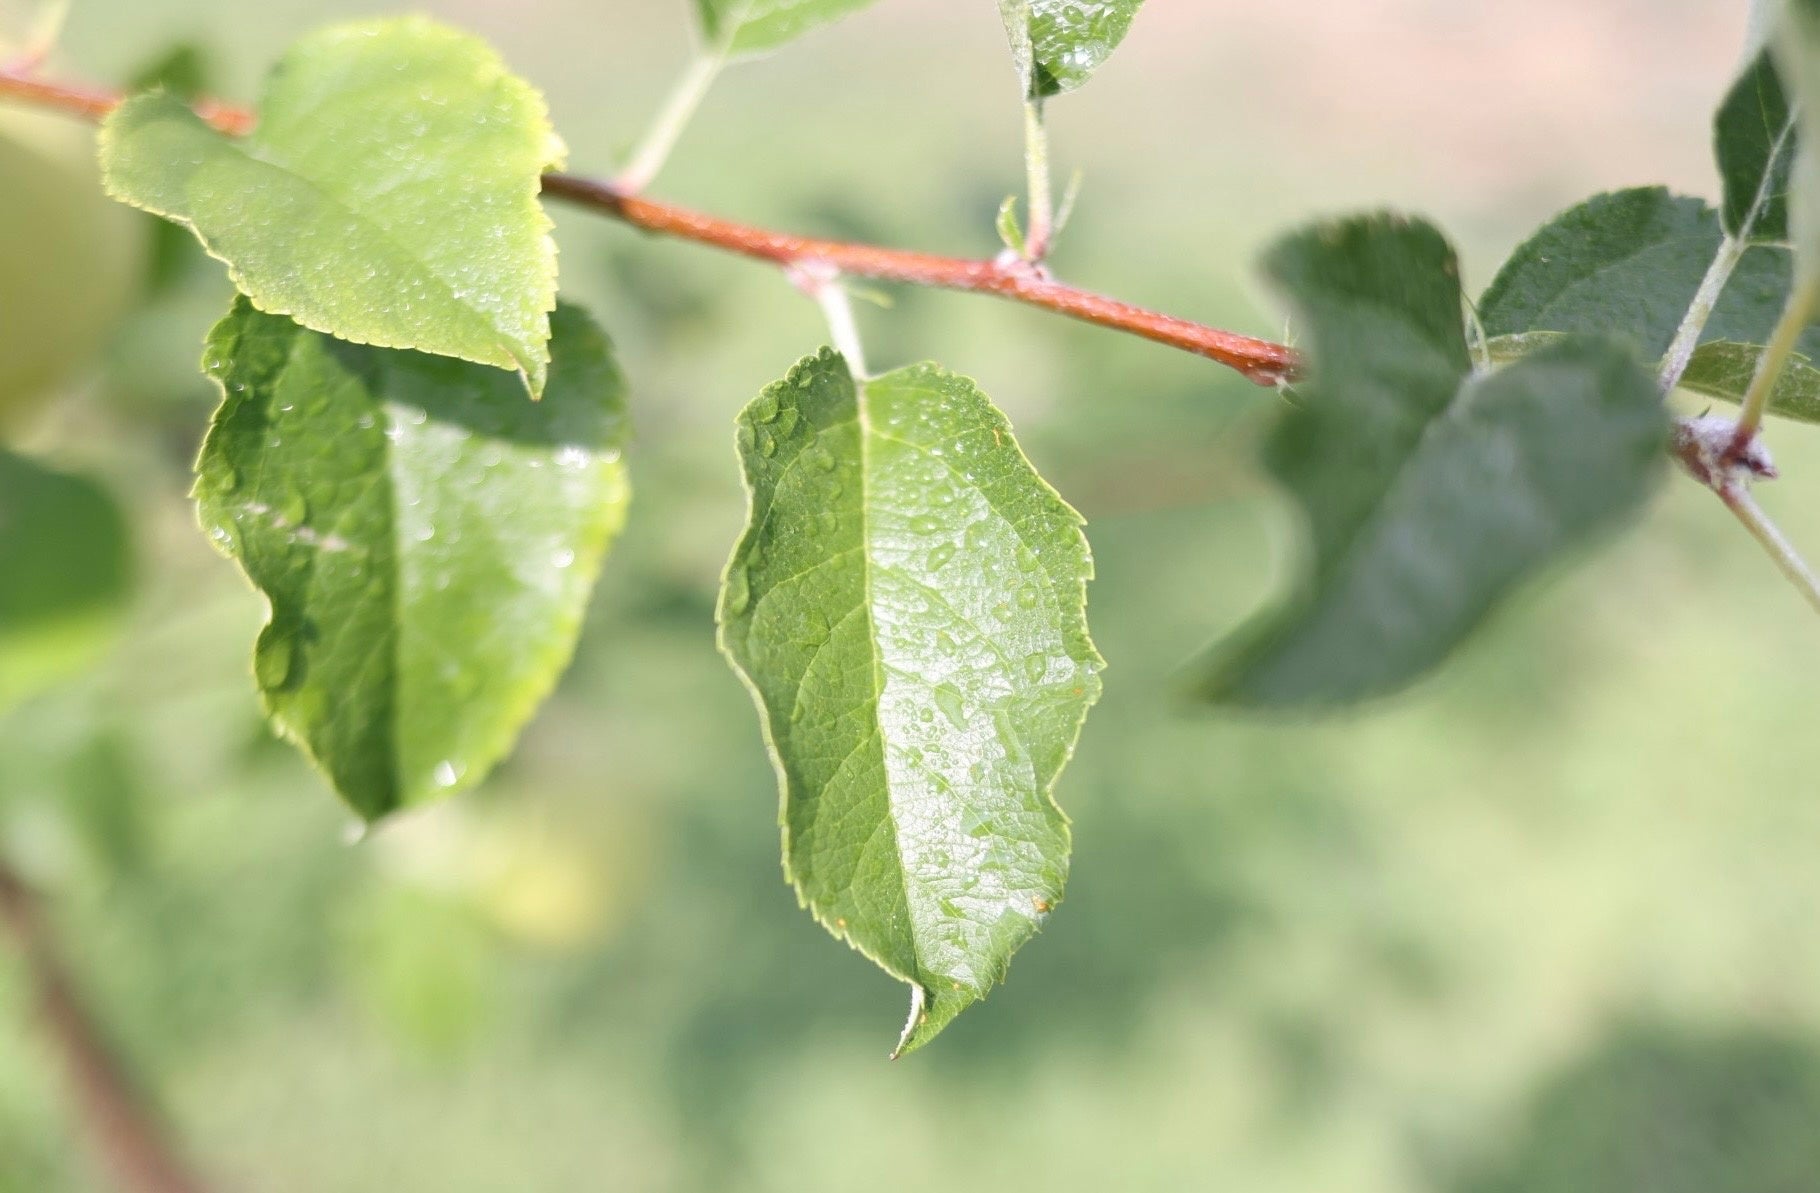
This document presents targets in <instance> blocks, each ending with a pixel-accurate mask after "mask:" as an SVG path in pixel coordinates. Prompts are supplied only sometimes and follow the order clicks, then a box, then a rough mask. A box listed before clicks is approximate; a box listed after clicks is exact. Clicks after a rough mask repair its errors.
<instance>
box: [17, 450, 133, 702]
mask: <svg viewBox="0 0 1820 1193" xmlns="http://www.w3.org/2000/svg"><path fill="white" fill-rule="evenodd" d="M131 572H132V567H131V552H130V549H129V543H128V539H127V528H126V521H125V519H124V518H123V517H122V516H121V513H120V510H119V507H117V506H116V505H115V504H114V499H113V498H112V497H111V496H109V495H108V493H107V492H106V491H105V490H104V489H102V488H101V487H100V486H99V485H97V484H95V483H94V482H93V481H89V480H86V479H84V478H82V477H79V476H70V475H67V474H65V473H62V472H56V471H53V470H51V469H49V468H46V467H44V466H43V465H41V464H38V463H36V462H35V461H33V460H30V459H28V458H26V457H25V456H21V455H16V454H14V453H12V452H9V451H6V450H4V449H0V712H4V711H5V710H6V709H8V708H10V707H11V706H12V705H14V704H16V703H17V702H18V701H19V700H21V699H23V698H24V697H26V696H29V695H31V694H32V693H34V692H36V691H39V690H40V689H42V688H45V687H47V686H49V685H50V684H53V683H55V682H57V681H59V680H61V679H64V678H67V677H68V676H70V675H72V674H74V673H76V672H77V671H79V670H81V669H82V668H83V667H84V666H86V665H88V664H89V663H91V662H92V661H93V660H94V658H95V656H96V655H97V653H98V652H99V651H100V650H101V649H102V648H104V647H105V646H106V645H107V643H108V642H109V641H110V639H111V638H112V636H113V631H114V629H115V626H116V623H117V621H118V618H119V614H120V612H121V610H122V608H123V607H124V605H125V603H126V598H127V596H128V593H129V591H130V589H131Z"/></svg>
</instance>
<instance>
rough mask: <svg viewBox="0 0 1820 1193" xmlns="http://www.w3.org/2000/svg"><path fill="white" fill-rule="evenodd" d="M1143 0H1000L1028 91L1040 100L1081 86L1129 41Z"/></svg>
mask: <svg viewBox="0 0 1820 1193" xmlns="http://www.w3.org/2000/svg"><path fill="white" fill-rule="evenodd" d="M1142 3H1143V0H999V15H1000V16H1001V17H1002V18H1003V19H1004V22H1005V32H1006V34H1007V36H1009V37H1010V39H1011V54H1012V57H1013V59H1014V60H1015V61H1016V63H1017V68H1018V74H1019V76H1020V77H1021V78H1022V79H1023V81H1024V91H1025V93H1026V94H1028V95H1029V96H1031V97H1032V98H1035V99H1042V98H1045V97H1047V96H1051V95H1059V94H1061V93H1062V92H1064V91H1073V90H1074V89H1075V88H1077V87H1079V86H1081V85H1082V84H1083V83H1085V82H1086V81H1087V80H1088V79H1089V78H1091V77H1092V75H1093V72H1094V71H1096V70H1098V69H1099V68H1100V67H1101V66H1103V65H1105V63H1106V60H1107V59H1108V58H1110V57H1112V52H1113V51H1114V50H1116V49H1118V47H1119V43H1120V42H1122V41H1124V40H1125V34H1126V33H1127V32H1129V31H1130V29H1131V22H1132V20H1133V19H1134V18H1136V16H1137V11H1138V8H1139V6H1140V5H1141V4H1142Z"/></svg>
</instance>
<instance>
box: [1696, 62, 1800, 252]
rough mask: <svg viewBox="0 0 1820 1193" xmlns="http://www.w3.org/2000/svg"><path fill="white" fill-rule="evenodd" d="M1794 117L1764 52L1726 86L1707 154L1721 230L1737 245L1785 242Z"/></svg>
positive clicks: (1780, 81) (1792, 157)
mask: <svg viewBox="0 0 1820 1193" xmlns="http://www.w3.org/2000/svg"><path fill="white" fill-rule="evenodd" d="M1796 144H1797V136H1796V130H1795V114H1794V112H1793V111H1792V110H1791V109H1790V107H1789V102H1788V96H1787V94H1786V93H1785V92H1784V91H1783V89H1782V78H1781V76H1780V75H1779V74H1777V73H1776V62H1775V58H1774V56H1773V55H1772V54H1771V53H1770V52H1769V51H1768V50H1765V51H1763V52H1762V53H1761V54H1759V55H1757V57H1756V59H1755V60H1754V61H1753V62H1752V63H1751V65H1750V67H1749V69H1747V70H1746V71H1745V72H1744V75H1743V76H1742V77H1741V78H1740V79H1739V80H1738V82H1737V83H1736V84H1735V85H1734V86H1733V87H1732V89H1731V92H1730V94H1728V95H1727V96H1726V97H1725V102H1724V103H1723V104H1722V105H1720V107H1719V114H1718V116H1717V118H1716V119H1715V120H1714V122H1713V150H1714V155H1715V156H1716V157H1717V159H1718V162H1719V177H1720V179H1721V180H1722V181H1723V182H1724V184H1725V202H1724V204H1723V211H1722V218H1723V221H1724V226H1725V231H1726V232H1727V233H1729V234H1731V235H1732V236H1735V237H1738V238H1739V239H1740V240H1771V241H1781V240H1787V239H1788V191H1789V185H1790V183H1789V171H1790V170H1791V168H1792V167H1793V165H1794V160H1795V152H1796Z"/></svg>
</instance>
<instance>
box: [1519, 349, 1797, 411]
mask: <svg viewBox="0 0 1820 1193" xmlns="http://www.w3.org/2000/svg"><path fill="white" fill-rule="evenodd" d="M1568 338H1569V337H1567V336H1565V335H1563V334H1562V333H1560V332H1556V331H1533V332H1529V333H1528V334H1526V335H1520V336H1499V337H1498V338H1496V339H1494V340H1491V341H1490V342H1489V343H1488V345H1487V347H1488V348H1489V349H1490V351H1491V359H1492V360H1493V361H1494V362H1496V363H1498V364H1509V363H1511V362H1512V361H1517V360H1521V359H1523V358H1524V357H1525V356H1530V355H1532V354H1534V353H1536V352H1540V351H1542V350H1544V349H1547V348H1553V347H1556V346H1558V345H1560V344H1561V343H1563V342H1564V341H1566V340H1567V339H1568ZM1762 356H1763V345H1761V344H1736V343H1732V342H1731V341H1729V340H1714V341H1709V342H1708V343H1704V344H1701V345H1700V347H1699V348H1698V349H1697V350H1695V352H1694V354H1693V356H1692V358H1691V359H1690V360H1689V361H1688V364H1687V369H1686V371H1684V372H1683V373H1682V375H1681V381H1680V384H1679V388H1680V389H1684V390H1686V391H1688V392H1689V393H1696V394H1699V395H1701V396H1702V397H1708V398H1717V399H1719V400H1720V401H1722V402H1730V403H1732V404H1733V405H1738V404H1740V403H1742V402H1743V401H1744V395H1745V394H1746V393H1747V392H1749V390H1750V383H1751V378H1752V377H1754V376H1755V375H1756V372H1757V361H1758V360H1760V359H1761V358H1762ZM1769 412H1770V413H1771V414H1776V415H1780V416H1782V417H1783V418H1791V419H1794V420H1795V421H1797V422H1804V423H1820V368H1816V367H1815V364H1814V362H1813V360H1812V359H1811V358H1809V357H1806V356H1803V355H1801V354H1800V353H1798V352H1797V353H1795V354H1794V355H1793V356H1792V357H1790V358H1789V362H1788V365H1787V367H1786V368H1785V370H1784V372H1783V374H1782V377H1781V378H1780V380H1778V381H1777V382H1776V387H1775V389H1773V390H1771V391H1770V400H1769Z"/></svg>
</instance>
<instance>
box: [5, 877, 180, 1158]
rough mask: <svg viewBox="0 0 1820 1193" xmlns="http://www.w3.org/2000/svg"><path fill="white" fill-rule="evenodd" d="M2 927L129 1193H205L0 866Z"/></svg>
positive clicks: (35, 912)
mask: <svg viewBox="0 0 1820 1193" xmlns="http://www.w3.org/2000/svg"><path fill="white" fill-rule="evenodd" d="M0 928H5V929H7V930H10V932H11V933H12V935H13V937H14V938H15V939H16V940H17V941H18V944H19V952H20V955H21V957H22V958H23V959H24V962H25V968H26V972H27V976H28V977H29V978H30V982H31V985H32V986H33V987H34V988H35V992H36V996H37V1003H38V1012H39V1016H40V1018H41V1019H42V1020H43V1023H44V1030H45V1032H46V1034H47V1035H48V1036H49V1037H50V1039H51V1042H52V1043H53V1044H54V1045H55V1046H56V1050H57V1051H58V1052H59V1053H60V1054H61V1055H62V1058H63V1065H64V1068H65V1069H66V1070H67V1073H68V1080H69V1083H70V1087H71V1090H72V1092H73V1094H74V1096H75V1101H76V1105H77V1107H78V1108H79V1109H80V1110H81V1114H82V1120H83V1125H84V1126H85V1127H86V1129H87V1130H88V1133H89V1135H90V1137H91V1139H92V1141H93V1145H94V1147H95V1150H96V1152H97V1153H98V1154H99V1156H100V1157H101V1159H102V1161H103V1162H104V1163H105V1164H106V1166H107V1168H108V1169H109V1171H111V1172H112V1173H113V1175H114V1179H115V1181H116V1182H117V1183H118V1184H119V1186H120V1188H121V1189H123V1190H126V1191H128V1193H204V1191H205V1189H206V1186H205V1185H204V1184H203V1183H202V1181H201V1179H200V1178H199V1177H197V1176H196V1175H195V1174H194V1173H192V1172H191V1171H190V1169H189V1167H188V1165H186V1164H185V1163H184V1161H183V1159H182V1157H181V1156H180V1155H179V1153H178V1151H177V1148H176V1146H175V1145H174V1144H173V1143H172V1142H171V1140H170V1138H169V1137H168V1135H167V1134H166V1133H165V1130H164V1127H163V1124H162V1123H160V1122H159V1121H158V1117H157V1115H156V1114H155V1113H154V1112H153V1111H152V1110H151V1108H150V1104H149V1103H148V1101H147V1100H146V1099H145V1098H144V1096H143V1095H142V1094H141V1092H140V1091H139V1089H138V1087H137V1086H136V1085H135V1083H134V1082H133V1080H132V1078H131V1077H130V1076H129V1075H128V1074H127V1072H126V1069H125V1067H124V1066H123V1065H122V1064H121V1063H120V1061H119V1060H118V1059H117V1058H116V1057H115V1056H114V1053H113V1050H112V1049H111V1048H109V1046H108V1044H107V1038H106V1034H105V1033H104V1032H103V1031H102V1030H101V1028H100V1027H99V1026H98V1025H97V1024H96V1023H95V1022H94V1020H93V1019H91V1018H90V1017H89V1014H88V1011H87V1010H86V1008H84V1006H83V1005H82V1000H81V999H80V998H79V997H78V996H77V994H76V987H75V983H74V981H73V980H72V979H71V977H70V975H69V972H68V970H66V969H65V968H64V965H63V962H62V959H61V958H59V957H58V956H57V952H56V950H55V949H54V948H53V947H52V943H51V939H50V933H49V930H48V928H47V926H46V924H45V922H44V916H43V913H42V911H41V910H40V908H39V906H38V901H37V899H36V897H35V896H34V895H33V893H32V891H31V889H30V888H29V887H28V886H26V884H25V883H24V881H22V880H21V879H20V878H19V876H18V875H16V874H14V873H13V872H12V871H11V870H10V869H8V868H7V867H6V865H5V863H4V862H0Z"/></svg>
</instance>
